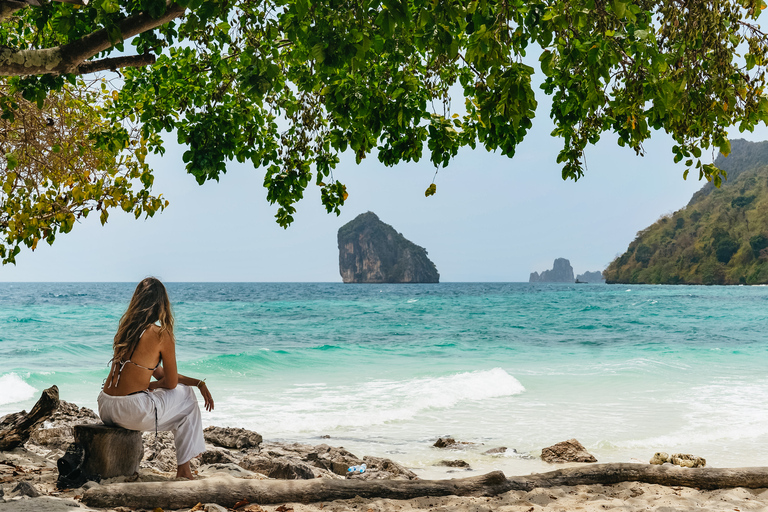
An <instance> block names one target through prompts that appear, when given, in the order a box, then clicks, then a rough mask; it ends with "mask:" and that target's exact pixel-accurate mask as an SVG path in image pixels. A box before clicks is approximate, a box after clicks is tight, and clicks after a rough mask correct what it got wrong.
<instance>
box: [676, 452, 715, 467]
mask: <svg viewBox="0 0 768 512" xmlns="http://www.w3.org/2000/svg"><path fill="white" fill-rule="evenodd" d="M669 462H671V463H672V464H674V465H676V466H680V467H683V468H700V467H704V466H706V465H707V461H706V459H704V458H703V457H697V456H695V455H691V454H690V453H674V454H672V455H670V457H669Z"/></svg>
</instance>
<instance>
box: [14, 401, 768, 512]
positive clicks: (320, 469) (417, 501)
mask: <svg viewBox="0 0 768 512" xmlns="http://www.w3.org/2000/svg"><path fill="white" fill-rule="evenodd" d="M91 422H99V421H98V417H97V416H96V415H95V414H94V413H93V411H91V410H90V409H87V408H84V407H83V408H79V407H77V406H76V405H74V404H71V403H68V402H64V401H62V402H61V406H60V408H59V410H57V412H56V413H54V416H52V417H51V418H50V421H48V422H46V424H45V425H44V426H45V427H46V428H43V429H40V430H38V431H36V432H35V433H34V434H33V436H32V438H31V439H30V440H29V441H28V442H27V443H26V444H25V445H24V446H23V447H20V448H16V449H14V450H12V451H7V452H0V491H1V492H0V512H6V511H8V512H10V511H14V512H27V511H29V512H31V511H41V512H67V511H69V512H71V511H76V510H84V511H86V510H96V511H99V512H107V511H116V512H128V511H132V510H152V509H133V508H127V507H119V506H118V507H115V508H95V509H93V508H87V507H84V505H80V504H79V500H80V499H81V498H82V495H83V493H84V492H85V488H88V487H95V486H98V485H100V484H95V483H87V484H85V486H84V487H81V488H78V489H69V490H64V491H58V490H56V488H55V485H56V478H57V477H58V471H57V470H56V460H57V459H58V458H59V457H60V456H61V455H62V454H63V451H64V450H66V447H67V446H68V444H69V443H70V442H72V441H73V438H72V435H71V432H72V425H74V424H78V423H91ZM242 432H247V431H242V429H225V428H218V427H213V428H210V427H209V428H208V429H207V431H206V449H207V451H206V452H205V453H203V454H202V455H201V456H199V457H198V458H196V459H194V462H193V469H194V470H195V473H196V474H197V478H198V479H206V478H210V477H212V476H222V475H228V476H230V477H234V478H245V479H259V480H264V479H269V478H270V477H269V476H268V475H271V476H272V477H274V476H279V477H281V478H280V479H285V478H296V477H297V476H300V478H303V479H308V478H326V479H340V480H344V478H345V477H344V476H342V474H343V473H344V471H345V469H344V468H346V467H347V465H355V464H353V463H357V462H360V461H365V462H366V463H368V467H369V468H371V471H369V472H368V473H367V474H366V475H365V476H363V475H360V476H356V477H354V478H356V479H358V478H362V479H399V480H414V479H418V477H417V476H416V475H415V474H414V473H413V472H412V471H410V469H408V468H405V467H403V466H401V465H400V464H398V463H397V462H395V461H391V460H388V459H384V458H379V457H369V456H364V457H362V458H358V457H357V456H356V455H354V454H352V453H350V452H348V451H346V450H344V449H343V448H340V447H333V446H329V445H327V444H321V445H317V446H312V445H304V444H299V443H274V442H262V441H261V436H259V435H258V434H255V433H253V432H250V433H247V434H243V433H242ZM243 435H246V436H250V437H251V438H252V439H255V438H254V435H255V436H257V437H258V442H255V441H252V442H251V446H246V447H244V448H240V449H238V448H236V447H235V446H232V447H230V448H227V447H225V446H222V445H226V444H227V443H230V444H232V443H234V441H232V439H233V438H238V436H240V437H239V438H238V439H240V441H238V442H237V443H240V444H243V443H244V441H242V439H243V438H242V436H243ZM154 437H155V436H154V433H144V440H145V442H144V450H145V454H144V455H145V456H144V460H143V461H142V463H141V469H140V471H139V473H138V474H137V475H134V476H133V477H117V478H113V479H109V480H106V481H104V482H102V483H101V485H106V484H110V483H119V482H126V481H138V482H163V481H168V482H170V481H173V480H174V478H173V477H174V475H175V450H174V448H173V442H172V435H171V434H170V433H169V432H164V433H161V435H160V436H158V437H157V439H154ZM227 439H229V440H227ZM237 443H235V444H237ZM455 455H456V451H453V452H451V453H446V459H450V458H455ZM310 462H311V463H310ZM574 465H577V464H570V465H568V464H566V465H562V464H557V465H554V464H553V465H551V469H552V470H555V469H561V468H564V467H568V466H574ZM456 469H457V472H456V473H452V474H451V477H458V478H463V477H465V476H470V475H469V474H467V472H465V471H462V470H461V468H456ZM687 471H696V470H695V469H693V470H687ZM292 472H293V473H292ZM302 472H303V473H302ZM299 473H301V474H300V475H299ZM477 474H478V472H473V473H472V475H477ZM510 476H511V475H507V477H510ZM19 482H28V483H30V484H32V486H34V489H35V490H36V492H37V493H39V494H40V496H37V497H28V496H23V495H19V492H18V491H14V489H15V488H16V486H17V485H18V484H19ZM22 494H23V493H22ZM76 507H80V508H76ZM250 507H251V508H250V509H249V508H248V507H240V508H238V510H242V511H243V512H259V511H262V512H273V511H275V512H287V510H290V509H293V510H294V511H295V512H320V511H323V512H325V511H327V510H330V511H332V512H337V511H338V512H340V511H343V510H361V511H363V512H369V511H371V512H395V511H399V512H409V511H426V510H440V511H445V512H448V511H464V510H467V511H470V510H473V511H474V510H477V511H481V510H482V511H485V510H494V511H495V510H501V511H510V512H518V511H521V512H522V511H526V512H529V511H534V512H536V511H553V512H554V511H556V510H584V511H589V512H592V511H598V510H601V511H602V510H606V509H613V508H620V509H621V510H630V511H634V510H637V511H640V510H665V511H671V510H681V511H682V510H691V509H694V508H703V509H706V510H728V511H733V510H734V509H738V510H740V511H744V510H768V489H766V488H763V489H744V488H738V487H737V488H730V489H719V490H713V491H705V490H697V489H692V488H688V487H667V486H662V485H656V484H647V483H639V482H622V483H617V484H613V485H599V484H594V485H576V486H556V487H546V488H536V489H534V490H531V491H507V492H505V493H503V494H500V495H498V496H493V497H457V496H443V497H422V498H412V499H408V500H392V499H380V498H373V499H364V498H360V497H357V498H353V499H346V500H336V501H324V502H317V503H310V504H299V503H284V504H277V505H262V506H255V505H250ZM256 507H258V508H256ZM281 507H282V508H281ZM167 510H170V509H166V511H167ZM177 510H183V511H185V512H186V511H187V510H190V509H189V508H183V509H177ZM198 510H211V511H214V512H221V511H222V510H227V509H226V508H216V507H215V506H214V505H210V506H208V507H207V508H206V507H205V504H204V503H203V504H202V505H201V508H199V509H198Z"/></svg>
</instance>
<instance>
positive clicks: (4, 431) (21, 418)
mask: <svg viewBox="0 0 768 512" xmlns="http://www.w3.org/2000/svg"><path fill="white" fill-rule="evenodd" d="M58 408H59V388H57V387H56V386H51V387H49V388H48V389H46V390H45V391H43V394H42V396H41V397H40V400H38V401H37V403H36V404H35V406H34V407H32V410H31V411H29V413H27V412H26V411H21V412H14V413H13V414H8V415H6V416H3V418H2V420H0V451H7V450H13V449H14V448H16V447H18V446H21V445H23V444H24V443H26V442H27V439H29V436H30V435H32V432H34V431H35V430H37V427H39V426H40V424H41V423H43V422H44V421H45V420H47V419H48V418H50V417H51V415H52V414H53V413H54V412H55V411H56V409H58Z"/></svg>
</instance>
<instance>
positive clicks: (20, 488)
mask: <svg viewBox="0 0 768 512" xmlns="http://www.w3.org/2000/svg"><path fill="white" fill-rule="evenodd" d="M11 492H12V493H13V494H14V495H15V496H29V497H30V498H37V497H38V496H40V491H39V490H38V489H37V487H35V486H34V485H32V484H31V483H29V482H26V481H22V482H19V483H18V484H17V485H16V487H14V488H13V491H11Z"/></svg>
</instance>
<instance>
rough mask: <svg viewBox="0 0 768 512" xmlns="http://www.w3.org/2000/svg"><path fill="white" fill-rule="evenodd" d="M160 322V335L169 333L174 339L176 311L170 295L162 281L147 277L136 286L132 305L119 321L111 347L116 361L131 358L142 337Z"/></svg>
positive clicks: (129, 305)
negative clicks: (147, 330)
mask: <svg viewBox="0 0 768 512" xmlns="http://www.w3.org/2000/svg"><path fill="white" fill-rule="evenodd" d="M157 321H160V332H161V333H163V332H168V333H169V334H170V335H171V337H173V311H172V310H171V301H170V300H169V299H168V292H166V291H165V286H163V283H161V282H160V280H159V279H156V278H154V277H148V278H146V279H144V280H143V281H141V282H140V283H139V284H138V285H137V286H136V291H134V292H133V297H131V303H130V304H128V309H127V310H126V312H125V313H124V314H123V316H122V318H120V325H119V326H118V328H117V334H115V342H114V344H113V345H112V347H113V349H114V357H115V361H124V360H126V359H128V358H130V357H131V355H132V354H133V351H134V350H136V346H137V345H138V344H139V340H140V339H141V333H142V332H144V329H146V328H147V327H149V326H150V325H151V324H154V323H156V322H157Z"/></svg>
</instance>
